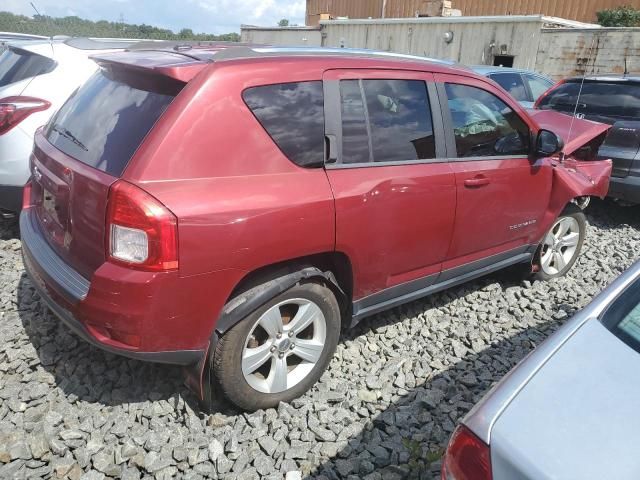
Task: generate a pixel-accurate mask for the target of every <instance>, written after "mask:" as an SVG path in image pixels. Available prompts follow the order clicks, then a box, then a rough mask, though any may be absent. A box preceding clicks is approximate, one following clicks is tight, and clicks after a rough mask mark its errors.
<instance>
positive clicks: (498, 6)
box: [306, 0, 640, 25]
mask: <svg viewBox="0 0 640 480" xmlns="http://www.w3.org/2000/svg"><path fill="white" fill-rule="evenodd" d="M433 1H434V0H307V18H306V22H307V25H318V23H319V22H320V20H322V19H324V18H326V17H327V16H330V17H332V18H336V17H348V18H350V19H357V18H400V17H405V18H406V17H416V16H421V15H427V14H428V10H429V4H431V3H433ZM451 4H452V5H451V6H452V8H454V9H458V10H461V11H462V15H464V16H486V15H547V16H552V17H561V18H566V19H571V20H578V21H581V22H595V21H596V12H598V11H600V10H603V9H606V8H614V7H619V6H622V5H630V6H632V7H636V8H640V0H452V1H451Z"/></svg>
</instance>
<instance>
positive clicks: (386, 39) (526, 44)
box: [322, 17, 543, 69]
mask: <svg viewBox="0 0 640 480" xmlns="http://www.w3.org/2000/svg"><path fill="white" fill-rule="evenodd" d="M542 25H543V24H542V21H540V20H533V19H527V20H524V21H522V20H521V21H515V19H514V21H510V20H509V18H508V17H507V18H504V19H500V20H495V19H494V20H493V21H481V20H478V21H472V20H471V19H468V20H467V19H465V21H463V22H460V21H449V20H448V19H446V18H408V19H406V20H350V21H348V20H345V21H331V22H326V23H325V24H323V28H322V32H323V35H324V38H323V46H327V47H341V46H343V47H352V48H370V49H374V50H386V51H390V52H398V53H408V54H413V55H420V56H425V57H432V58H440V59H447V60H454V61H457V62H460V63H463V64H467V65H481V64H492V63H493V58H494V57H493V55H494V54H497V53H500V51H501V50H502V48H503V46H504V49H505V51H504V53H505V54H506V55H513V56H514V65H513V66H514V67H519V68H527V69H533V68H535V65H536V54H537V51H538V44H539V43H540V35H541V29H542ZM446 32H453V41H452V42H451V43H447V42H445V33H446ZM492 45H493V46H492Z"/></svg>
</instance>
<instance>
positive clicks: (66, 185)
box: [31, 52, 203, 279]
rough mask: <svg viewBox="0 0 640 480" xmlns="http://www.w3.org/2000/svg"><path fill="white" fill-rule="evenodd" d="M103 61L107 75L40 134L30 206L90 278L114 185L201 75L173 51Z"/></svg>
mask: <svg viewBox="0 0 640 480" xmlns="http://www.w3.org/2000/svg"><path fill="white" fill-rule="evenodd" d="M96 61H98V63H99V64H100V65H101V67H102V68H101V69H100V70H98V71H97V72H96V73H95V74H94V75H93V76H92V77H91V78H90V79H89V80H88V81H87V82H86V83H85V84H84V85H83V86H82V87H80V89H78V90H77V91H76V93H75V94H73V95H72V96H71V97H70V98H69V100H67V102H66V103H65V104H64V105H63V106H62V107H61V109H60V110H59V111H58V112H57V113H56V115H54V117H53V118H52V119H51V120H50V122H49V123H48V124H47V125H46V126H45V127H44V128H42V129H40V130H39V131H38V132H37V134H36V138H35V147H34V152H33V157H32V181H33V186H32V197H31V202H32V204H33V205H34V206H35V212H36V215H37V218H38V221H39V223H40V226H41V229H42V230H43V232H44V235H45V237H46V239H47V241H48V242H49V243H50V245H51V246H52V247H53V248H54V249H55V250H56V252H57V253H58V254H59V255H60V257H62V259H64V261H66V262H67V263H68V264H69V265H70V266H72V267H73V268H74V269H76V270H77V271H78V272H79V273H80V274H82V275H83V276H84V277H85V278H88V279H90V278H91V276H92V274H93V272H94V271H95V270H96V269H97V268H98V267H99V266H100V265H101V264H102V263H104V261H105V255H106V252H105V244H106V239H105V218H106V210H107V202H108V198H109V188H110V186H111V185H112V184H113V183H114V182H115V181H116V180H117V179H118V178H119V177H121V176H122V174H123V172H124V170H125V168H126V167H127V165H128V164H129V162H130V161H131V159H132V158H133V157H134V156H135V152H136V151H137V150H138V147H139V146H140V145H141V144H142V142H143V141H144V139H145V137H146V136H147V134H148V133H149V132H150V131H151V129H152V128H153V126H154V125H155V123H156V122H157V121H158V119H159V118H160V117H161V116H162V114H163V113H164V111H165V110H166V109H167V108H168V107H169V105H170V104H171V102H172V101H173V99H174V98H175V97H176V96H177V95H178V94H179V92H180V91H181V89H182V88H183V86H184V85H185V81H187V80H188V78H189V76H193V74H195V72H196V71H197V69H195V68H194V63H195V62H194V59H193V58H190V57H187V56H184V55H179V54H174V53H172V52H122V53H115V54H108V55H103V56H100V57H97V58H96ZM200 63H201V62H200ZM181 66H183V67H185V68H187V69H188V70H189V71H190V74H186V73H185V71H184V70H180V67H181ZM202 66H203V64H202V63H201V65H200V68H202ZM178 78H179V79H178Z"/></svg>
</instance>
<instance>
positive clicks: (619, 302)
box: [602, 279, 640, 352]
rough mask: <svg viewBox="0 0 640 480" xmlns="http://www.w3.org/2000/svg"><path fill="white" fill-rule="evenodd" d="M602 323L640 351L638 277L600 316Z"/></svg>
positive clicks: (639, 283)
mask: <svg viewBox="0 0 640 480" xmlns="http://www.w3.org/2000/svg"><path fill="white" fill-rule="evenodd" d="M602 323H603V324H604V325H605V326H606V327H607V328H608V329H609V330H611V332H613V334H614V335H616V336H617V337H618V338H620V339H621V340H622V341H623V342H625V343H626V344H627V345H629V346H630V347H631V348H633V349H635V350H636V351H638V352H640V279H638V280H636V281H635V283H633V284H632V285H631V286H630V287H628V288H627V289H626V290H625V291H624V292H623V293H622V295H620V296H619V297H618V298H617V299H616V300H615V301H614V302H613V303H612V304H611V306H610V307H609V308H608V309H607V311H606V312H605V313H604V314H603V316H602Z"/></svg>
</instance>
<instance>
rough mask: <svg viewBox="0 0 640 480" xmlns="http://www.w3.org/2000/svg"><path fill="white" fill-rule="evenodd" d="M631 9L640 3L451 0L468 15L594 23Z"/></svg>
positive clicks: (617, 0) (639, 0)
mask: <svg viewBox="0 0 640 480" xmlns="http://www.w3.org/2000/svg"><path fill="white" fill-rule="evenodd" d="M622 5H631V6H633V7H636V8H640V0H454V2H453V8H457V9H458V10H462V14H463V15H466V16H471V15H533V14H542V15H549V16H552V17H561V18H568V19H570V20H579V21H581V22H595V21H596V12H598V11H599V10H604V9H606V8H614V7H619V6H622Z"/></svg>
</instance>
